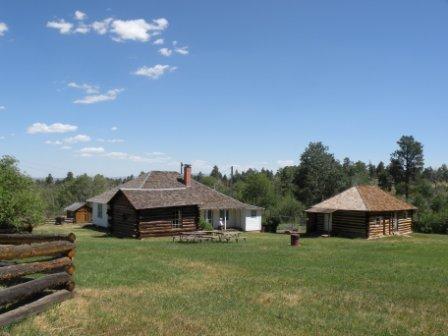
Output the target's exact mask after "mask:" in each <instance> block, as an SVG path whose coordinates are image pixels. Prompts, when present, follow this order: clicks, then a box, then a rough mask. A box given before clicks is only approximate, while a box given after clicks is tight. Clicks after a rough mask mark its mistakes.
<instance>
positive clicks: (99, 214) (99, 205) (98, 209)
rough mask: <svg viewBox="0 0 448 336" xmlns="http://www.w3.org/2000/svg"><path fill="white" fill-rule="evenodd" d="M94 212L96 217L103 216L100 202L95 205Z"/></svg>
mask: <svg viewBox="0 0 448 336" xmlns="http://www.w3.org/2000/svg"><path fill="white" fill-rule="evenodd" d="M96 213H97V216H98V218H103V205H102V204H99V203H98V205H97V207H96Z"/></svg>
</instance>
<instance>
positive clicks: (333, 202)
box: [306, 185, 417, 238]
mask: <svg viewBox="0 0 448 336" xmlns="http://www.w3.org/2000/svg"><path fill="white" fill-rule="evenodd" d="M416 210H417V208H416V207H414V206H413V205H411V204H409V203H406V202H405V201H403V200H401V199H399V198H397V197H395V196H393V195H391V194H389V193H387V192H385V191H383V190H382V189H380V188H378V187H376V186H370V185H360V186H355V187H352V188H350V189H348V190H346V191H344V192H342V193H340V194H338V195H336V196H334V197H332V198H330V199H328V200H325V201H323V202H321V203H319V204H316V205H314V206H313V207H311V208H310V209H308V210H306V212H307V232H310V233H312V232H316V233H326V234H331V235H336V236H346V237H361V238H379V237H384V236H390V235H396V234H409V233H412V218H413V214H414V212H415V211H416Z"/></svg>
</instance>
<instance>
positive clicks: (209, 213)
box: [205, 210, 213, 225]
mask: <svg viewBox="0 0 448 336" xmlns="http://www.w3.org/2000/svg"><path fill="white" fill-rule="evenodd" d="M205 221H206V222H207V223H209V224H212V225H213V210H206V211H205Z"/></svg>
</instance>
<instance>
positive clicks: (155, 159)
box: [104, 152, 170, 163]
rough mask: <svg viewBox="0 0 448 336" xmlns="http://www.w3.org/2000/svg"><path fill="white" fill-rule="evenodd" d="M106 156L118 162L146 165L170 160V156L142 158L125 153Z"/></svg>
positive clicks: (110, 153)
mask: <svg viewBox="0 0 448 336" xmlns="http://www.w3.org/2000/svg"><path fill="white" fill-rule="evenodd" d="M104 156H106V157H108V158H111V159H118V160H128V161H132V162H145V163H164V162H166V161H167V160H169V159H170V157H168V156H163V157H160V156H156V157H152V156H141V155H134V154H129V153H124V152H109V153H106V154H105V155H104Z"/></svg>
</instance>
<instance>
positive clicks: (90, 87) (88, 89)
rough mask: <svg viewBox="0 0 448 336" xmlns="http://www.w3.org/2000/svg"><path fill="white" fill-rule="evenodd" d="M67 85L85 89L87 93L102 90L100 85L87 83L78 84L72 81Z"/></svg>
mask: <svg viewBox="0 0 448 336" xmlns="http://www.w3.org/2000/svg"><path fill="white" fill-rule="evenodd" d="M67 86H68V87H70V88H73V89H79V90H83V91H85V93H88V94H94V93H98V92H99V91H100V89H99V87H98V86H96V85H91V84H86V83H84V84H77V83H75V82H70V83H68V84H67Z"/></svg>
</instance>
